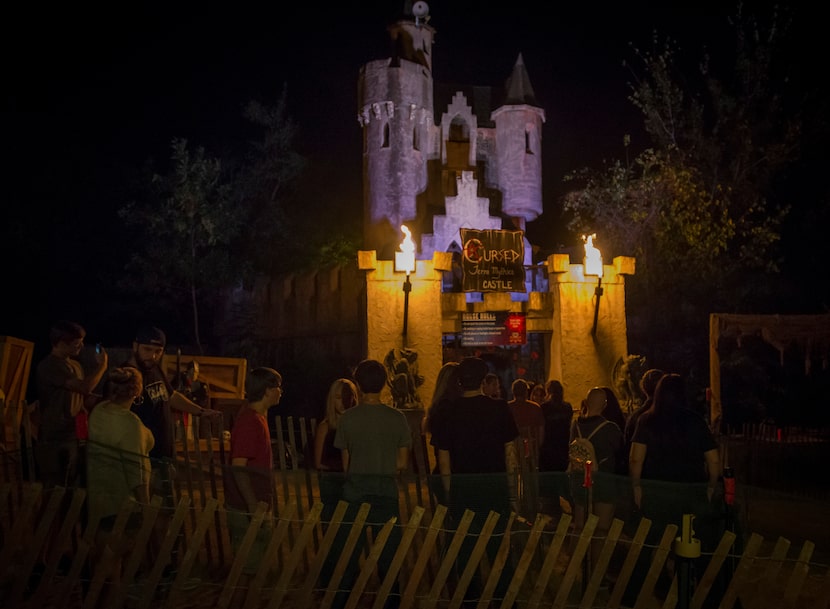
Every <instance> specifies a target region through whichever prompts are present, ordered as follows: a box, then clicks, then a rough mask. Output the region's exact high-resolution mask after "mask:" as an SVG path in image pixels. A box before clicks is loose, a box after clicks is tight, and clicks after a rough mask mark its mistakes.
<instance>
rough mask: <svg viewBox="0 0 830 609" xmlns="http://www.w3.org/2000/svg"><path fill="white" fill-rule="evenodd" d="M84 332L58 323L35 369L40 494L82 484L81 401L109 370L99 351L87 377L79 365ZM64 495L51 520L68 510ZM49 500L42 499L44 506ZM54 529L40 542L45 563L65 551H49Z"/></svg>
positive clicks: (73, 325) (83, 410)
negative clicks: (38, 420) (38, 417)
mask: <svg viewBox="0 0 830 609" xmlns="http://www.w3.org/2000/svg"><path fill="white" fill-rule="evenodd" d="M85 337H86V330H85V329H84V328H83V326H81V325H80V324H78V323H76V322H74V321H67V320H59V321H56V322H55V323H53V324H52V326H51V327H50V328H49V343H50V344H51V347H52V348H51V350H50V352H49V355H47V356H46V357H45V358H43V359H42V360H41V361H40V362H39V363H38V365H37V369H36V373H35V383H36V391H37V399H38V404H39V411H40V425H39V429H38V437H37V445H36V447H35V451H34V454H35V462H36V465H37V468H38V477H39V479H40V481H41V482H42V483H43V491H44V494H45V495H48V494H49V493H50V492H51V490H52V489H54V488H55V487H56V486H62V487H68V488H73V487H77V486H81V485H82V484H83V477H82V471H81V469H82V466H83V451H82V448H83V443H84V440H85V438H80V437H78V427H77V421H76V418H78V417H81V418H83V417H85V415H86V413H87V411H86V408H85V406H84V403H85V401H86V400H87V399H88V398H89V396H90V395H92V391H93V389H94V388H95V387H96V386H97V385H98V383H99V382H100V381H101V377H103V375H104V372H105V371H106V369H107V362H108V359H107V354H106V352H104V351H103V350H102V352H101V353H97V354H96V355H95V359H94V367H93V369H92V370H91V371H90V372H88V373H85V372H84V368H83V366H82V365H81V362H80V361H79V356H80V354H81V350H82V349H83V346H84V338H85ZM66 499H68V496H67V497H66V498H65V500H64V502H63V503H62V504H61V507H60V510H59V514H58V516H57V517H56V519H55V522H61V521H62V518H61V516H62V515H64V514H65V513H66V511H67V510H68V509H69V505H68V501H67V500H66ZM48 503H49V502H48V501H44V502H43V505H44V506H45V505H47V504H48ZM56 529H57V527H53V529H52V530H51V531H50V533H49V538H48V539H47V542H46V543H45V544H44V555H43V558H44V560H50V559H52V556H53V555H54V554H57V553H58V552H61V553H66V552H67V551H68V548H58V547H54V548H53V547H52V546H53V545H54V544H53V542H54V538H55V536H56V534H57V530H56ZM53 553H54V554H53Z"/></svg>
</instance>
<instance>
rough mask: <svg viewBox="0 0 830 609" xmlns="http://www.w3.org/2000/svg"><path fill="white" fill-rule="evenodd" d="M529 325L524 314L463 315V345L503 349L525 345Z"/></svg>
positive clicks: (505, 312)
mask: <svg viewBox="0 0 830 609" xmlns="http://www.w3.org/2000/svg"><path fill="white" fill-rule="evenodd" d="M526 342H527V324H526V323H525V315H524V314H523V313H508V312H507V311H496V312H494V313H462V315H461V345H462V346H464V347H501V346H506V345H524V344H525V343H526Z"/></svg>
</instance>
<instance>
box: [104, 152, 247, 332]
mask: <svg viewBox="0 0 830 609" xmlns="http://www.w3.org/2000/svg"><path fill="white" fill-rule="evenodd" d="M172 162H173V169H172V172H171V174H170V175H167V176H162V175H158V174H155V175H154V176H153V179H152V185H151V186H152V188H151V191H150V193H149V194H150V196H149V197H147V199H146V200H144V201H142V202H140V203H139V202H133V203H130V204H128V205H126V206H125V207H123V208H122V209H121V210H120V211H119V216H120V217H121V218H122V219H123V220H124V221H125V223H126V224H127V225H128V226H133V227H137V228H138V233H139V238H140V239H141V242H142V243H143V244H144V245H145V247H144V248H143V249H141V250H136V251H135V252H134V253H133V254H132V256H131V258H130V261H129V264H128V271H129V272H130V273H129V275H128V276H127V277H126V278H125V279H124V280H123V281H122V287H126V288H128V289H131V290H132V291H134V292H139V293H141V292H146V293H149V294H152V295H154V296H156V297H157V298H159V299H160V300H161V301H162V302H164V303H166V304H167V305H168V306H170V307H181V306H182V305H183V304H185V303H189V304H190V306H191V307H192V313H193V319H192V321H193V331H194V338H195V339H196V343H197V344H200V338H199V306H198V300H199V296H200V294H201V293H202V292H203V291H205V290H207V289H210V288H216V287H219V286H221V285H223V284H224V283H225V282H226V281H228V278H229V277H231V276H232V269H233V265H232V261H231V255H230V251H229V245H230V244H231V242H232V240H233V239H234V238H235V237H236V236H237V235H238V234H239V232H240V230H241V228H242V220H243V218H241V217H240V215H239V214H238V213H237V212H236V210H235V208H234V205H233V204H232V201H231V199H230V197H229V192H230V187H229V185H228V184H227V183H223V180H222V165H221V163H220V161H219V160H217V159H213V158H209V157H208V156H206V154H205V151H204V149H202V148H197V149H196V150H194V151H191V150H190V149H189V148H188V143H187V141H186V140H184V139H174V140H173V143H172Z"/></svg>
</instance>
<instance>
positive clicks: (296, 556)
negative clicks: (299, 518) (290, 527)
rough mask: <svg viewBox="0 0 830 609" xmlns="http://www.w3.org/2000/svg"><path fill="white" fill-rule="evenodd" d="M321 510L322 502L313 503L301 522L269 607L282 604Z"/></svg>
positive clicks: (276, 606)
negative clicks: (300, 528)
mask: <svg viewBox="0 0 830 609" xmlns="http://www.w3.org/2000/svg"><path fill="white" fill-rule="evenodd" d="M322 511H323V504H322V503H317V504H315V505H314V507H313V508H312V509H311V512H309V514H308V516H307V517H306V519H305V522H303V528H302V530H301V531H300V535H299V536H298V537H297V542H296V543H295V544H294V547H293V548H292V549H291V553H290V554H289V555H288V560H287V561H286V563H285V564H284V565H283V567H282V570H281V572H280V577H279V579H278V580H277V585H276V587H275V589H274V591H273V592H272V596H271V602H270V603H269V604H268V607H269V608H270V609H277V608H278V607H279V606H280V605H281V604H282V601H283V599H284V598H285V596H286V594H288V589H289V585H290V583H291V578H292V577H293V576H294V572H295V571H296V570H297V566H298V565H299V564H300V561H301V560H302V559H303V558H304V557H305V555H306V547H307V546H308V543H309V541H310V540H311V537H312V535H313V534H314V529H315V527H316V526H317V523H318V522H320V514H321V513H322Z"/></svg>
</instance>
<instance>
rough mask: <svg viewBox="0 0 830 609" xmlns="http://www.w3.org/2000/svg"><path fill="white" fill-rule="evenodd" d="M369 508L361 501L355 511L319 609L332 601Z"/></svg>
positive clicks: (327, 608)
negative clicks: (355, 513) (355, 514)
mask: <svg viewBox="0 0 830 609" xmlns="http://www.w3.org/2000/svg"><path fill="white" fill-rule="evenodd" d="M370 508H371V506H370V505H369V504H368V503H363V504H361V505H360V508H359V509H358V511H357V516H355V519H354V523H352V528H351V530H350V531H349V536H348V537H347V538H346V543H345V545H344V547H343V549H342V551H341V554H340V558H338V559H337V564H336V565H335V566H334V572H333V573H332V575H331V581H330V582H329V586H328V588H327V589H326V593H325V595H323V600H322V602H321V604H320V609H329V607H331V603H332V601H334V595H335V593H336V592H337V588H338V587H339V586H340V580H341V579H343V573H344V572H345V571H346V566H347V565H348V562H349V560H350V558H351V555H352V552H354V548H355V546H356V545H357V539H358V537H360V536H361V535H363V526H364V525H365V523H366V518H367V517H368V516H369V509H370ZM341 526H342V524H341Z"/></svg>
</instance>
